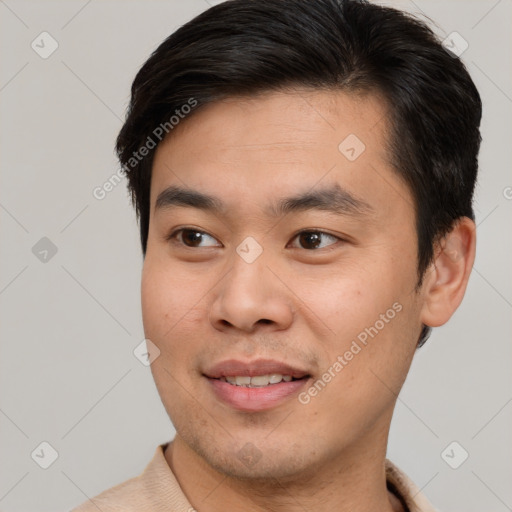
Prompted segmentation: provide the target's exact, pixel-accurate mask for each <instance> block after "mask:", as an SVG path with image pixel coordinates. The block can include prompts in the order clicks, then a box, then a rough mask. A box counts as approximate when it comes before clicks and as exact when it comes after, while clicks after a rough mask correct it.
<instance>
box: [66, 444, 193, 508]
mask: <svg viewBox="0 0 512 512" xmlns="http://www.w3.org/2000/svg"><path fill="white" fill-rule="evenodd" d="M167 444H168V443H166V444H163V445H160V446H158V447H157V449H156V452H155V454H154V456H153V459H152V460H151V462H150V463H149V464H148V465H147V466H146V468H145V469H144V471H143V472H142V474H141V475H139V476H137V477H134V478H130V479H129V480H126V481H125V482H123V483H121V484H118V485H116V486H114V487H112V488H110V489H107V490H106V491H103V492H102V493H101V494H98V495H97V496H95V497H94V498H91V499H89V500H87V501H86V502H85V503H83V504H81V505H80V506H78V507H77V508H74V509H73V510H72V511H71V512H98V511H101V512H121V511H122V512H132V511H133V512H135V511H137V512H144V511H147V512H149V511H151V512H160V511H161V512H164V511H165V512H189V511H191V510H193V509H192V507H191V506H190V503H189V502H188V500H187V499H186V497H185V495H184V494H183V491H182V490H181V488H180V486H179V484H178V481H177V480H176V478H175V476H174V474H173V473H172V471H171V469H170V468H169V466H168V464H167V462H166V460H165V457H164V450H165V448H166V447H167Z"/></svg>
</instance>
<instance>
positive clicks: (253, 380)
mask: <svg viewBox="0 0 512 512" xmlns="http://www.w3.org/2000/svg"><path fill="white" fill-rule="evenodd" d="M306 378H308V376H307V375H305V376H304V377H300V378H295V377H292V376H291V375H282V374H280V373H272V374H266V375H255V376H253V377H250V376H248V375H233V376H225V377H219V378H218V379H217V380H220V381H222V382H227V383H228V384H231V385H232V386H239V387H245V388H263V387H267V386H273V385H275V384H279V383H281V382H291V381H295V380H303V379H306Z"/></svg>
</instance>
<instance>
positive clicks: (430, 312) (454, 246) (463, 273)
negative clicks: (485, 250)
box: [421, 217, 476, 327]
mask: <svg viewBox="0 0 512 512" xmlns="http://www.w3.org/2000/svg"><path fill="white" fill-rule="evenodd" d="M475 249H476V228H475V223H474V222H473V221H472V220H471V219H469V218H468V217H462V218H461V219H459V220H458V221H457V222H456V224H455V225H454V227H453V229H452V230H451V231H450V232H449V233H447V234H446V235H445V236H444V237H443V238H442V239H441V240H440V241H439V242H438V243H437V244H436V247H435V248H434V261H433V262H432V264H431V266H430V268H429V270H428V271H427V274H426V276H425V280H424V284H423V297H424V303H423V307H422V311H421V321H422V323H423V324H425V325H428V326H430V327H439V326H440V325H443V324H444V323H446V322H447V321H448V320H449V319H450V317H451V316H452V315H453V313H454V312H455V310H456V309H457V308H458V307H459V305H460V303H461V301H462V298H463V297H464V293H465V291H466V287H467V284H468V281H469V275H470V273H471V269H472V268H473V262H474V260H475Z"/></svg>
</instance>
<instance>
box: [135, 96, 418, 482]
mask: <svg viewBox="0 0 512 512" xmlns="http://www.w3.org/2000/svg"><path fill="white" fill-rule="evenodd" d="M387 128H388V125H387V113H386V109H385V106H384V103H383V102H381V101H380V100H379V99H378V98H377V97H375V96H365V97H361V96H355V95H348V94H344V93H339V92H337V93H335V92H327V91H315V92H311V91H309V92H307V91H302V92H297V91H296V92H294V93H291V92H290V93H284V92H273V93H268V94H265V95H261V96H258V97H254V98H249V99H247V98H246V99H235V98H232V99H229V100H226V101H222V102H217V103H214V104H211V105H208V106H206V107H204V108H203V109H202V110H200V111H197V112H195V113H194V114H193V115H192V116H191V117H190V119H186V120H184V121H182V122H181V124H180V125H178V126H177V127H176V128H175V129H174V130H173V132H172V133H171V136H169V137H168V138H167V139H166V140H164V142H162V143H161V145H160V146H159V147H158V149H157V153H156V155H155V160H154V165H153V171H152V183H151V215H150V225H149V237H148V245H147V253H146V257H145V261H144V269H143V276H142V308H143V321H144V329H145V335H146V338H149V339H150V340H151V341H152V342H153V343H154V344H156V345H157V347H158V348H159V350H160V356H159V357H158V358H157V359H156V360H155V361H154V362H153V364H152V366H151V368H152V372H153V376H154V379H155V382H156V385H157V388H158V391H159V393H160V396H161V399H162V401H163V404H164V406H165V408H166V410H167V412H168V414H169V416H170V418H171V420H172V422H173V424H174V426H175V428H176V431H177V433H178V436H179V437H180V438H181V439H182V440H184V441H185V443H186V444H187V445H188V446H189V447H191V448H192V449H193V450H194V452H195V453H197V454H199V455H200V456H201V457H203V458H204V459H205V460H206V461H207V462H208V463H209V464H210V465H211V466H212V467H214V468H215V469H217V470H219V471H221V472H222V473H226V474H228V475H237V476H239V477H244V476H251V477H258V476H261V477H264V476H268V475H272V476H274V477H280V478H286V477H287V476H289V477H291V476H293V475H297V474H299V473H301V474H305V473H307V471H314V470H315V468H318V467H320V465H323V467H325V464H328V463H329V462H331V463H332V461H334V460H335V459H336V457H340V456H342V455H343V454H345V455H347V454H349V453H352V454H359V455H358V457H361V456H364V455H362V454H366V456H374V455H375V450H379V451H380V452H383V451H385V444H386V440H387V433H388V429H389V422H390V420H391V415H392V411H393V407H394V403H395V400H396V393H397V392H398V391H399V389H400V387H401V385H402V383H403V381H404V379H405V377H406V374H407V371H408V369H409V366H410V363H411V360H412V357H413V354H414V350H415V346H416V341H417V339H418V336H419V333H420V330H421V319H420V317H421V308H422V302H423V301H422V293H421V290H420V292H418V293H417V292H416V291H415V286H416V284H417V237H416V231H415V218H414V207H413V199H412V196H411V193H410V192H409V190H408V188H407V187H406V185H405V184H404V183H403V182H402V181H401V179H400V178H399V177H398V176H397V174H396V173H395V172H394V171H393V170H392V168H391V167H390V165H389V163H388V157H389V155H388V153H387V151H386V148H385V146H386V138H385V137H386V130H387ZM356 137H357V138H356ZM340 143H341V145H340ZM362 144H364V147H363V145H362ZM168 187H174V188H173V193H172V194H167V195H166V196H165V195H163V194H162V192H163V191H165V190H166V189H168ZM178 188H179V189H187V190H189V191H194V192H196V193H200V194H204V195H208V196H212V197H214V198H216V202H217V203H218V205H220V206H221V207H220V209H218V210H213V209H211V208H206V206H208V204H207V203H206V202H204V201H203V202H202V203H198V202H197V201H196V202H195V203H194V204H195V206H191V205H190V204H191V202H192V201H191V198H192V196H191V195H188V196H183V195H179V194H176V191H177V190H178ZM322 192H324V194H323V195H322V194H320V193H322ZM161 194H162V195H161ZM304 195H306V196H307V197H305V198H304V197H303V198H302V199H303V200H302V201H300V200H295V199H297V198H298V197H299V196H304ZM159 196H160V198H161V199H160V201H159V206H158V207H156V208H155V206H156V202H157V198H158V197H159ZM286 198H289V201H287V202H284V203H283V201H284V200H285V199H286ZM280 207H283V208H280ZM179 230H184V231H181V232H180V231H179ZM301 233H302V234H301ZM169 235H172V236H170V238H169ZM249 377H251V379H250V380H249ZM290 378H291V380H290ZM248 383H250V387H247V384H248Z"/></svg>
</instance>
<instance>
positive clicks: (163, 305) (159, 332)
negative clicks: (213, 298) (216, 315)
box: [141, 259, 201, 345]
mask: <svg viewBox="0 0 512 512" xmlns="http://www.w3.org/2000/svg"><path fill="white" fill-rule="evenodd" d="M141 305H142V319H143V324H144V332H145V335H146V337H147V338H149V339H151V340H152V341H154V343H156V344H157V345H159V344H161V345H164V344H165V345H167V341H168V340H171V339H172V338H173V337H175V336H176V334H177V333H178V332H182V331H183V329H184V328H186V327H185V326H188V328H189V329H190V327H191V325H190V324H191V323H197V322H198V321H199V316H200V315H199V311H200V309H201V288H200V283H199V282H198V280H197V279H194V278H193V276H188V275H187V274H186V273H184V272H182V271H179V270H177V269H175V268H171V267H170V266H169V265H167V266H164V265H162V264H159V263H158V262H155V261H151V260H148V259H146V260H145V262H144V268H143V271H142V281H141ZM189 332H190V330H189Z"/></svg>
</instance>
